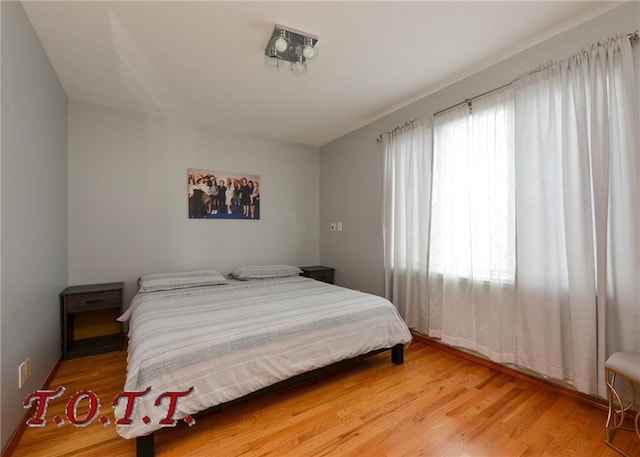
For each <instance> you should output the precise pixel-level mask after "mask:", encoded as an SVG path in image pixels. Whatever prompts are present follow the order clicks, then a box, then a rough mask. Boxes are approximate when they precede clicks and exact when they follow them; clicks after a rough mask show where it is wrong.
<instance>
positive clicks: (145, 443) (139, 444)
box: [136, 433, 156, 457]
mask: <svg viewBox="0 0 640 457" xmlns="http://www.w3.org/2000/svg"><path fill="white" fill-rule="evenodd" d="M155 454H156V449H155V444H154V442H153V433H152V434H150V435H145V436H139V437H137V438H136V457H154V456H155Z"/></svg>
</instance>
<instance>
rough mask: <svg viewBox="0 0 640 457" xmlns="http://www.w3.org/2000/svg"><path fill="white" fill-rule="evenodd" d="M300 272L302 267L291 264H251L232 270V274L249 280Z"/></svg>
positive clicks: (279, 276)
mask: <svg viewBox="0 0 640 457" xmlns="http://www.w3.org/2000/svg"><path fill="white" fill-rule="evenodd" d="M300 273H302V270H301V269H300V268H298V267H292V266H291V265H262V266H252V265H250V266H245V267H240V268H236V269H235V270H233V271H232V272H231V276H233V277H234V278H238V279H241V280H243V281H247V280H250V279H267V278H284V277H287V276H297V275H299V274H300Z"/></svg>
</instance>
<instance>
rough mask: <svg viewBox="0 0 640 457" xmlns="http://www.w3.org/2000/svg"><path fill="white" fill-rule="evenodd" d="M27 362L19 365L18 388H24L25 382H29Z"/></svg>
mask: <svg viewBox="0 0 640 457" xmlns="http://www.w3.org/2000/svg"><path fill="white" fill-rule="evenodd" d="M26 365H27V364H26V363H25V362H22V363H21V364H20V365H19V366H18V389H22V386H24V383H25V382H27V372H26V368H27V367H26Z"/></svg>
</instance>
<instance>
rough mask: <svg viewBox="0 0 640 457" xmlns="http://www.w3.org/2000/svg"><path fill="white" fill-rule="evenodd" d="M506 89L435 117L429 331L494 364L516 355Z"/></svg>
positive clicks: (510, 122)
mask: <svg viewBox="0 0 640 457" xmlns="http://www.w3.org/2000/svg"><path fill="white" fill-rule="evenodd" d="M513 167H514V152H513V92H512V90H511V88H506V89H503V90H500V91H496V92H493V93H491V94H490V95H487V96H484V97H481V98H479V99H476V100H474V101H473V106H472V109H471V110H470V108H469V107H468V106H467V105H466V104H465V105H463V106H460V107H458V108H454V109H451V110H449V111H447V112H445V113H443V114H441V115H438V116H436V118H435V120H434V164H433V195H432V205H431V217H432V218H431V237H430V246H431V252H430V262H429V327H428V329H427V333H428V335H430V336H434V337H439V338H441V339H442V341H443V342H445V343H449V344H453V345H456V346H461V347H465V348H469V349H473V350H475V351H477V352H479V353H481V354H484V355H486V356H487V357H489V358H490V359H492V360H495V361H498V362H513V361H514V354H515V335H514V324H515V314H514V313H515V292H514V277H515V219H514V218H515V210H514V201H515V193H514V182H513V177H514V171H513Z"/></svg>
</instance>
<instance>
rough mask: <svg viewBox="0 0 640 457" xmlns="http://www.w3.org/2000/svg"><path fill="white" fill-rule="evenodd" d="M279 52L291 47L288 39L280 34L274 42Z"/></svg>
mask: <svg viewBox="0 0 640 457" xmlns="http://www.w3.org/2000/svg"><path fill="white" fill-rule="evenodd" d="M274 45H275V47H276V49H277V50H278V52H284V51H286V50H287V48H288V47H289V43H287V39H286V38H285V37H284V36H279V37H278V38H276V42H275V43H274Z"/></svg>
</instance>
